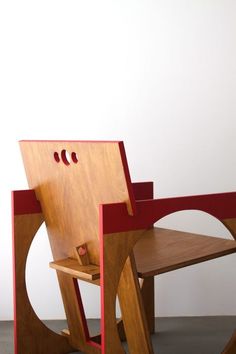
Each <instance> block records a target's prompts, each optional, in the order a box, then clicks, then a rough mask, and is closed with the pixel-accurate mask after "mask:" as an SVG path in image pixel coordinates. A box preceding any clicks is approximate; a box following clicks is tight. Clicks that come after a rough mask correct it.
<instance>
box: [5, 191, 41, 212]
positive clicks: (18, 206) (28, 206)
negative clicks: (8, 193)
mask: <svg viewBox="0 0 236 354" xmlns="http://www.w3.org/2000/svg"><path fill="white" fill-rule="evenodd" d="M12 207H13V213H14V215H23V214H37V213H42V209H41V206H40V203H39V201H38V200H37V199H36V196H35V191H34V190H33V189H28V190H23V191H13V192H12Z"/></svg>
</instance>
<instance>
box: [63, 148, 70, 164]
mask: <svg viewBox="0 0 236 354" xmlns="http://www.w3.org/2000/svg"><path fill="white" fill-rule="evenodd" d="M61 159H62V161H63V162H64V164H65V165H67V166H69V164H70V162H71V157H70V154H69V152H68V151H67V150H65V149H64V150H62V151H61Z"/></svg>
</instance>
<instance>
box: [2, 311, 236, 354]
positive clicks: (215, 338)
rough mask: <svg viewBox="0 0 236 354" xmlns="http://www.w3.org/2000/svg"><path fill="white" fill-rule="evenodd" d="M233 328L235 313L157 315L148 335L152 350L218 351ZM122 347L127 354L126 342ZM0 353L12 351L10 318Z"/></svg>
mask: <svg viewBox="0 0 236 354" xmlns="http://www.w3.org/2000/svg"><path fill="white" fill-rule="evenodd" d="M45 323H46V324H47V326H48V327H50V328H51V329H53V330H55V331H56V332H57V331H60V330H61V329H63V328H65V327H66V323H65V321H45ZM98 327H99V321H98V320H89V329H90V333H91V334H93V333H94V332H96V331H97V330H98ZM235 328H236V317H235V316H226V317H183V318H179V317H174V318H158V320H156V331H157V333H155V334H154V335H153V336H152V343H153V347H154V353H158V354H190V353H191V354H220V353H221V352H222V350H223V349H224V346H225V345H226V343H227V341H228V340H229V338H230V337H231V335H232V333H233V331H234V329H235ZM124 346H125V349H126V352H127V353H128V351H127V346H126V344H124ZM77 353H79V352H77ZM0 354H13V324H12V322H10V321H6V322H0ZM32 354H33V353H32ZM45 354H50V353H45ZM114 354H115V353H114ZM137 354H138V353H137Z"/></svg>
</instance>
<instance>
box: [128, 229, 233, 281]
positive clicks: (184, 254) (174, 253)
mask: <svg viewBox="0 0 236 354" xmlns="http://www.w3.org/2000/svg"><path fill="white" fill-rule="evenodd" d="M234 252H236V242H235V240H227V239H222V238H218V237H211V236H205V235H204V236H203V235H197V234H192V233H189V232H182V231H175V230H169V229H162V228H153V229H150V230H148V231H146V232H145V234H144V236H143V237H142V239H141V240H140V241H138V242H137V244H136V245H135V247H134V255H135V260H136V264H137V270H138V275H139V277H140V278H145V277H152V276H155V275H158V274H162V273H166V272H169V271H172V270H176V269H179V268H183V267H187V266H189V265H193V264H197V263H200V262H204V261H207V260H210V259H214V258H217V257H221V256H225V255H227V254H231V253H234Z"/></svg>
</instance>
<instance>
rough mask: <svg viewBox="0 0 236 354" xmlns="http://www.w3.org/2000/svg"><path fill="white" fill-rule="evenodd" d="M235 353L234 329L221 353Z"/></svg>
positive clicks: (235, 339) (235, 336)
mask: <svg viewBox="0 0 236 354" xmlns="http://www.w3.org/2000/svg"><path fill="white" fill-rule="evenodd" d="M235 353H236V331H235V332H234V334H233V336H232V337H231V339H230V341H229V343H228V344H227V346H226V347H225V349H224V350H223V352H222V353H221V354H235Z"/></svg>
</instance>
